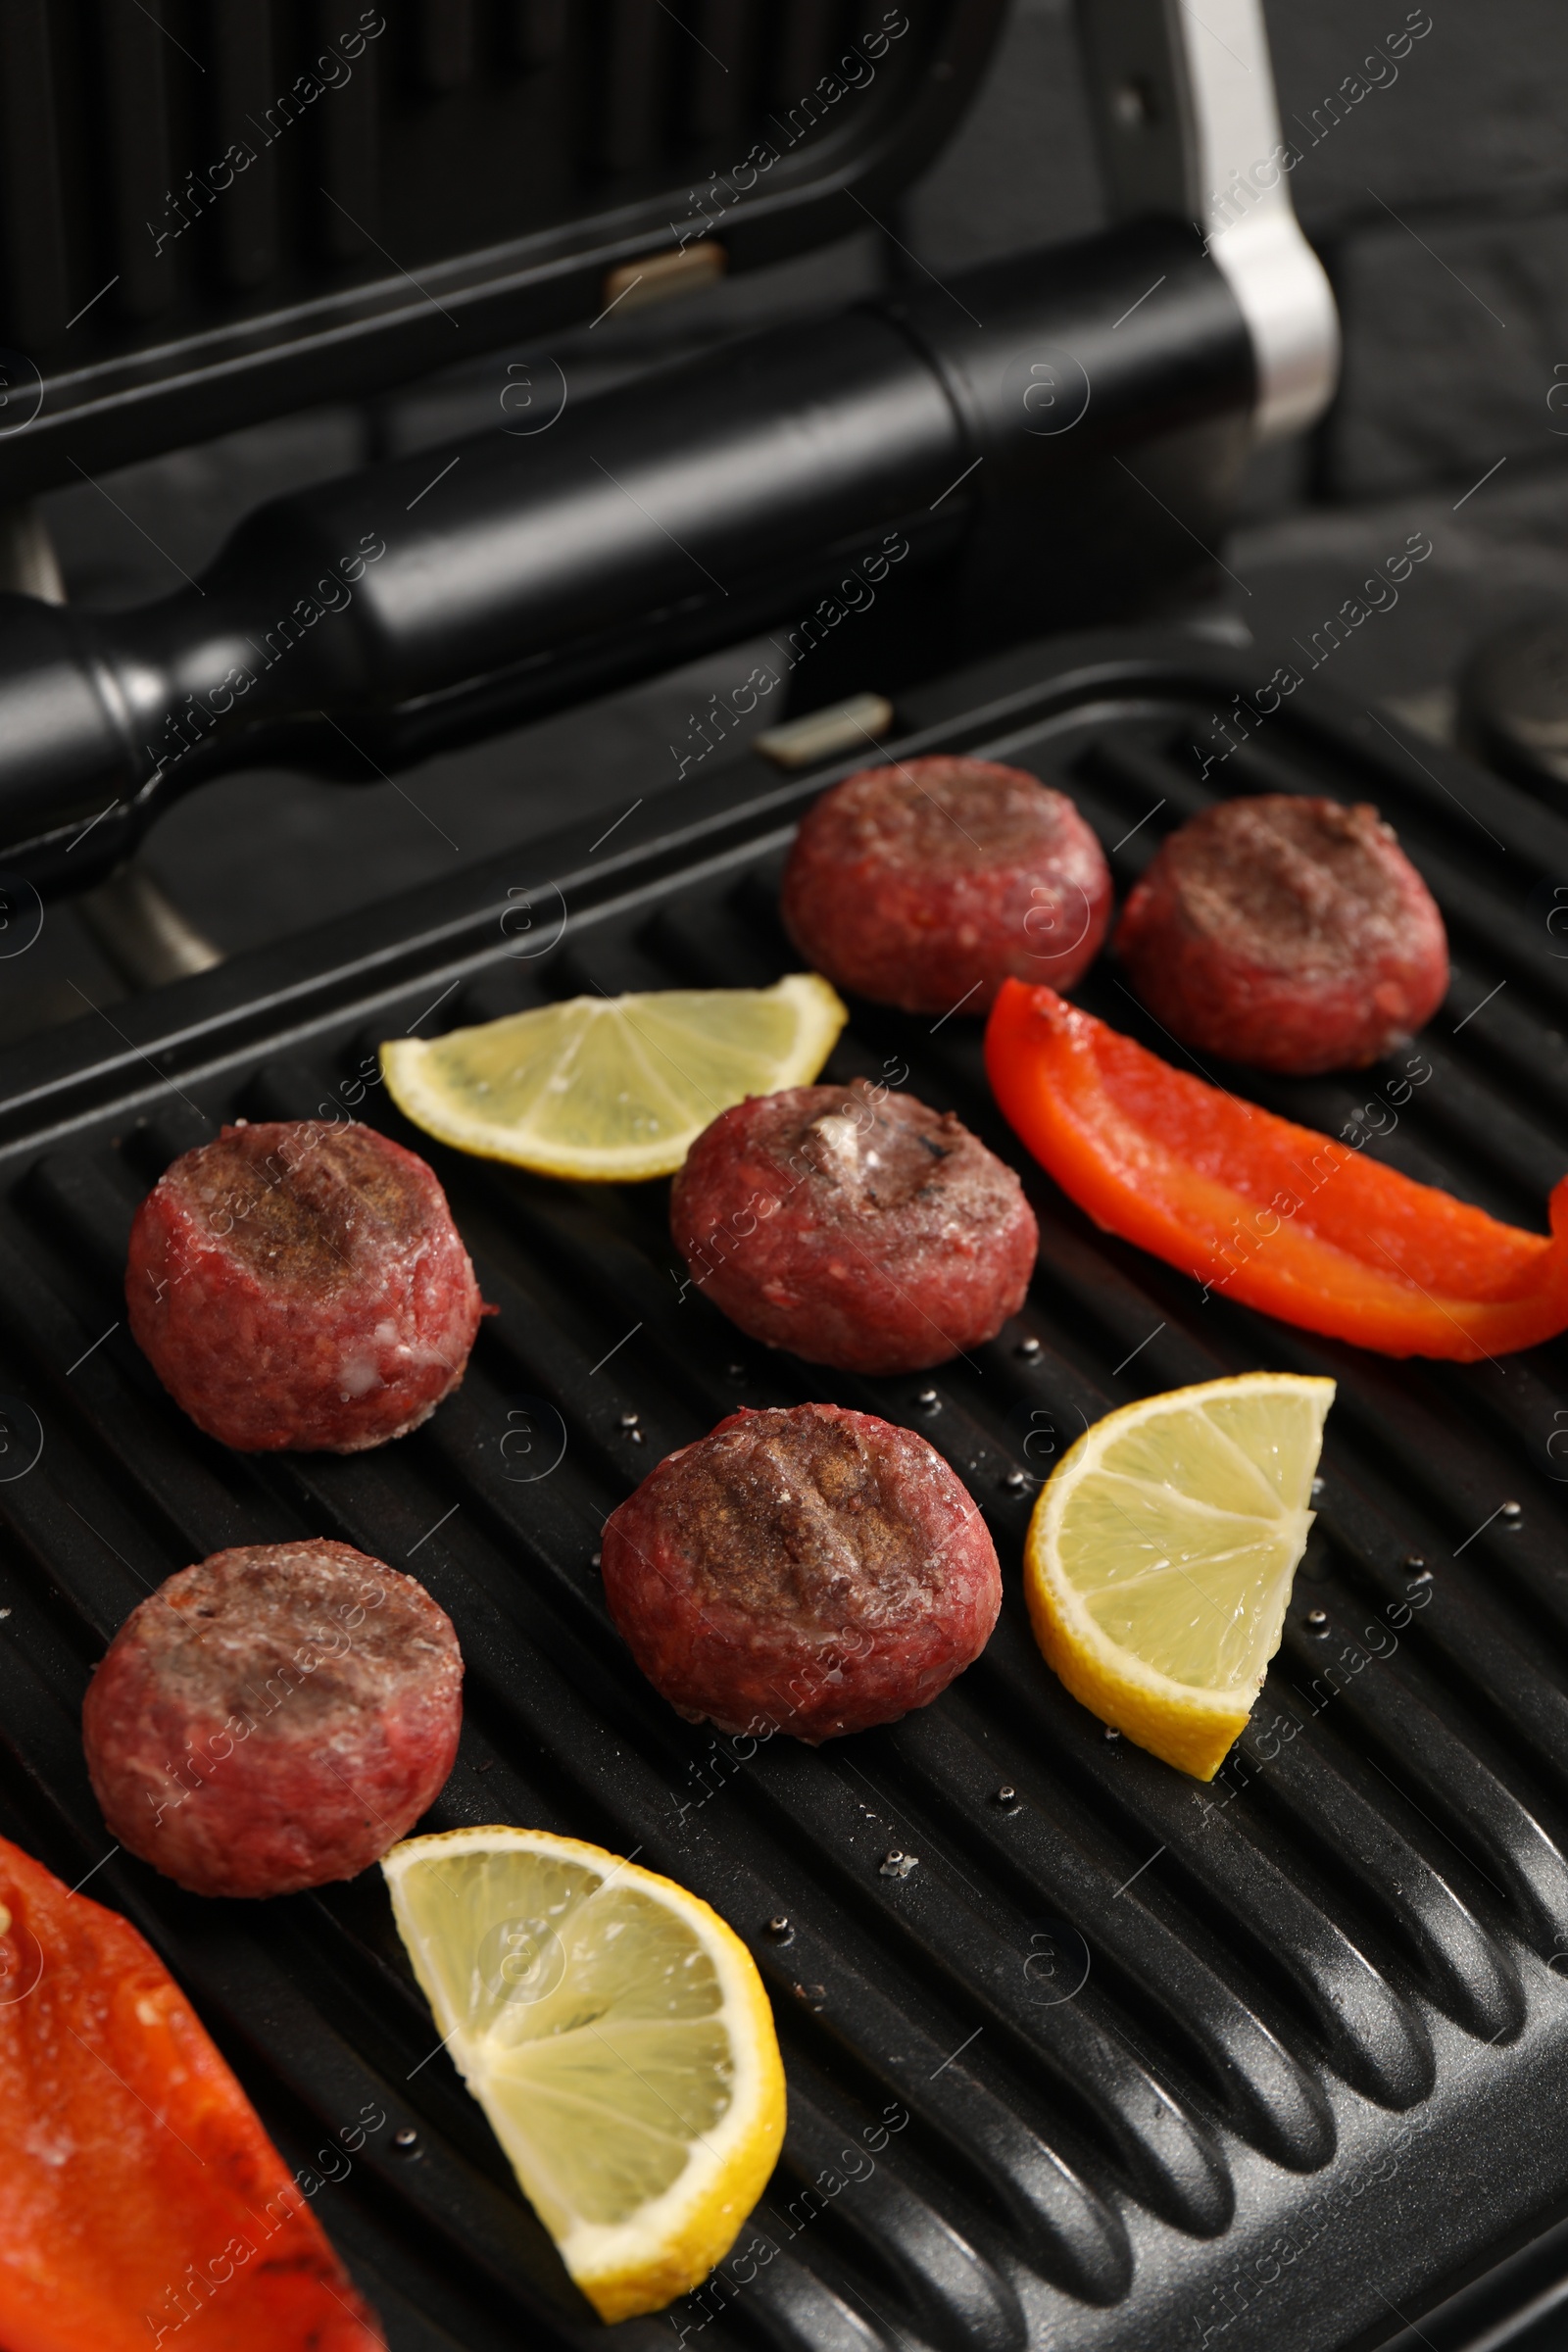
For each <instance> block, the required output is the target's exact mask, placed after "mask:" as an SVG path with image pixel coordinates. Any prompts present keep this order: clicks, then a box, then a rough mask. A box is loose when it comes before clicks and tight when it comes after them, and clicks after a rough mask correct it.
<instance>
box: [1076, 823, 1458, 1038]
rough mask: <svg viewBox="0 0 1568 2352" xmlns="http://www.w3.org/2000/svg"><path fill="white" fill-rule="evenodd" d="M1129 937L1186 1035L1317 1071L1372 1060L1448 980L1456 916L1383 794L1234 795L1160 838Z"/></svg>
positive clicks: (1170, 1022)
mask: <svg viewBox="0 0 1568 2352" xmlns="http://www.w3.org/2000/svg"><path fill="white" fill-rule="evenodd" d="M1116 948H1117V952H1118V954H1119V955H1120V956H1121V958H1122V961H1123V962H1124V963H1125V964H1126V966H1127V970H1128V972H1129V974H1130V976H1131V978H1132V982H1133V986H1134V987H1135V988H1136V989H1137V991H1138V993H1139V995H1140V996H1141V997H1142V998H1143V1000H1144V1003H1145V1004H1146V1005H1148V1006H1149V1009H1150V1010H1151V1012H1152V1013H1153V1014H1154V1015H1155V1017H1156V1018H1157V1019H1159V1020H1161V1021H1163V1022H1164V1024H1165V1026H1166V1028H1167V1029H1169V1030H1170V1031H1171V1033H1172V1034H1173V1035H1174V1036H1176V1037H1179V1038H1180V1039H1181V1040H1182V1041H1183V1043H1184V1044H1185V1045H1189V1046H1194V1047H1196V1048H1197V1049H1198V1050H1199V1051H1200V1052H1201V1053H1204V1054H1224V1055H1225V1056H1226V1057H1227V1058H1228V1059H1229V1060H1231V1061H1250V1062H1252V1063H1254V1064H1255V1065H1256V1067H1257V1068H1259V1069H1262V1070H1284V1071H1289V1072H1291V1073H1292V1074H1294V1075H1295V1076H1298V1077H1309V1076H1311V1075H1312V1074H1313V1073H1314V1072H1315V1071H1318V1070H1342V1069H1361V1068H1363V1067H1364V1066H1365V1065H1366V1063H1368V1062H1371V1061H1376V1060H1378V1059H1379V1057H1380V1056H1381V1055H1382V1054H1387V1053H1388V1052H1389V1051H1390V1049H1391V1048H1392V1047H1393V1046H1395V1045H1396V1044H1397V1042H1398V1041H1399V1039H1401V1038H1404V1037H1408V1036H1409V1034H1410V1032H1411V1031H1412V1030H1413V1029H1419V1028H1420V1026H1421V1024H1422V1022H1423V1021H1426V1020H1430V1019H1431V1017H1432V1015H1433V1013H1434V1012H1436V1010H1437V1008H1438V1006H1439V1005H1441V1004H1442V1002H1443V999H1444V996H1445V995H1446V991H1447V986H1448V942H1447V938H1446V933H1445V931H1444V928H1443V917H1442V915H1441V914H1440V913H1439V912H1438V909H1437V907H1435V906H1434V904H1433V901H1432V894H1431V893H1430V891H1429V890H1428V889H1427V886H1426V884H1425V883H1424V882H1423V881H1422V879H1421V877H1420V875H1419V874H1418V873H1417V872H1416V870H1415V867H1414V866H1413V865H1412V864H1411V863H1410V860H1409V859H1408V858H1406V857H1405V855H1404V853H1403V851H1402V850H1401V849H1400V848H1399V845H1398V843H1397V840H1396V838H1395V834H1394V828H1393V826H1392V825H1386V824H1385V823H1384V822H1383V820H1382V818H1381V817H1380V816H1379V815H1378V812H1377V810H1376V809H1372V808H1368V807H1367V806H1366V805H1365V804H1364V803H1363V804H1361V805H1360V806H1359V807H1356V808H1353V809H1346V808H1344V807H1342V806H1341V804H1340V803H1339V802H1338V801H1316V800H1309V799H1306V798H1305V797H1303V796H1300V795H1298V794H1295V793H1267V794H1264V795H1261V796H1260V797H1259V798H1258V799H1256V800H1242V801H1221V802H1219V803H1218V804H1217V806H1216V807H1214V808H1212V809H1204V810H1203V812H1202V814H1201V816H1195V817H1194V818H1193V819H1192V820H1191V822H1190V823H1188V824H1185V825H1183V826H1182V828H1181V830H1180V831H1179V832H1177V833H1173V834H1171V836H1170V838H1169V839H1168V840H1167V841H1166V842H1165V843H1164V844H1163V845H1162V846H1161V848H1160V849H1159V850H1158V851H1157V852H1156V854H1155V856H1154V858H1153V860H1152V863H1151V865H1150V867H1149V869H1148V871H1147V872H1146V873H1145V875H1144V877H1143V880H1142V881H1141V882H1140V883H1139V884H1138V885H1137V887H1136V889H1135V890H1134V891H1133V893H1132V895H1131V897H1130V898H1129V899H1128V901H1127V905H1126V907H1124V909H1123V911H1122V918H1121V922H1120V924H1119V926H1118V928H1117V932H1116Z"/></svg>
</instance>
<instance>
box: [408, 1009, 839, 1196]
mask: <svg viewBox="0 0 1568 2352" xmlns="http://www.w3.org/2000/svg"><path fill="white" fill-rule="evenodd" d="M849 1017H850V1016H849V1014H848V1012H847V1011H846V1009H845V1007H844V1005H842V1004H840V1002H839V1000H838V998H837V996H836V995H835V994H834V992H833V990H832V989H831V988H829V986H828V984H827V982H826V981H825V980H821V979H818V977H817V975H816V974H815V972H792V973H791V974H790V976H789V978H788V979H786V980H780V981H779V982H778V984H777V985H776V987H773V988H670V989H662V990H661V991H659V992H658V993H657V994H654V995H648V996H635V997H568V998H566V999H565V1000H564V1002H563V1003H561V1004H559V1005H539V1006H538V1007H537V1009H536V1010H534V1011H532V1012H510V1013H508V1014H506V1016H505V1017H504V1018H503V1019H501V1020H499V1021H486V1022H485V1023H484V1024H483V1026H482V1027H480V1028H477V1029H454V1030H452V1031H451V1032H450V1034H449V1035H447V1036H446V1037H438V1038H435V1039H433V1040H431V1041H430V1042H429V1043H426V1042H425V1041H424V1040H423V1039H421V1038H416V1037H400V1038H395V1039H393V1040H392V1041H391V1043H390V1044H388V1045H384V1046H383V1047H382V1048H381V1067H382V1069H383V1071H384V1072H385V1074H386V1082H387V1086H388V1087H389V1089H390V1090H391V1094H392V1099H393V1101H394V1102H395V1103H397V1105H398V1108H399V1109H400V1110H401V1111H403V1112H404V1113H405V1115H406V1116H407V1117H408V1118H411V1119H412V1120H413V1121H414V1124H415V1125H416V1126H417V1127H422V1128H423V1129H424V1132H425V1133H426V1135H433V1136H434V1137H435V1138H436V1140H437V1142H438V1143H443V1144H455V1145H456V1146H457V1148H458V1150H459V1151H460V1152H477V1153H478V1154H479V1155H480V1156H481V1157H482V1158H485V1159H506V1160H511V1161H512V1163H513V1164H514V1166H515V1167H521V1168H534V1169H536V1170H537V1171H538V1172H539V1173H540V1174H541V1175H544V1176H571V1177H575V1178H576V1179H577V1180H578V1181H579V1182H588V1183H595V1182H597V1183H617V1184H620V1183H629V1182H632V1181H634V1180H635V1179H637V1178H639V1177H644V1176H671V1175H673V1174H674V1172H675V1170H676V1169H677V1168H678V1167H679V1166H680V1164H681V1162H682V1160H683V1159H684V1158H685V1157H686V1153H687V1152H688V1151H689V1150H690V1148H691V1146H692V1144H693V1143H694V1142H695V1141H696V1139H697V1137H698V1136H699V1135H701V1133H702V1131H703V1129H704V1128H705V1127H706V1126H707V1125H708V1124H709V1122H710V1121H711V1120H712V1119H716V1118H717V1116H718V1114H719V1112H720V1111H721V1110H728V1108H729V1107H730V1105H731V1103H743V1102H744V1101H745V1100H746V1097H747V1096H748V1095H771V1094H777V1093H778V1092H779V1091H780V1090H781V1089H782V1088H784V1087H786V1086H809V1084H810V1082H811V1080H812V1079H813V1078H814V1077H815V1076H816V1074H817V1072H818V1071H819V1070H820V1069H821V1067H822V1064H823V1062H824V1061H826V1059H827V1057H828V1055H829V1054H831V1053H832V1051H833V1046H834V1042H835V1040H836V1039H837V1037H838V1034H839V1031H840V1030H841V1029H842V1028H843V1026H844V1024H845V1022H846V1021H847V1020H848V1019H849Z"/></svg>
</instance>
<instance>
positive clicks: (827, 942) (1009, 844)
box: [782, 760, 1111, 1014]
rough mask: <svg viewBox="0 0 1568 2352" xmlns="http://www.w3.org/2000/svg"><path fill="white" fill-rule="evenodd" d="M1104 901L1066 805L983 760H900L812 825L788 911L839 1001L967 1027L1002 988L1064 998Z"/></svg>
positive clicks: (828, 797) (1100, 933) (1091, 853)
mask: <svg viewBox="0 0 1568 2352" xmlns="http://www.w3.org/2000/svg"><path fill="white" fill-rule="evenodd" d="M1110 902H1111V889H1110V874H1109V871H1108V869H1107V867H1106V864H1105V859H1104V856H1103V852H1102V850H1101V847H1100V844H1099V842H1098V841H1097V840H1096V839H1095V836H1094V834H1093V833H1091V831H1090V830H1089V827H1088V826H1087V825H1086V824H1085V823H1084V820H1083V818H1082V817H1081V816H1080V815H1079V813H1078V811H1077V809H1075V808H1074V807H1073V805H1072V803H1071V801H1069V800H1068V799H1067V797H1066V795H1065V794H1064V793H1060V792H1053V791H1051V790H1050V789H1049V787H1048V786H1046V785H1044V784H1041V783H1039V782H1037V780H1036V779H1035V778H1034V777H1033V776H1031V775H1026V774H1025V773H1024V771H1023V770H1022V769H1021V768H1017V767H1001V766H999V765H998V764H997V763H996V761H995V760H906V761H903V762H901V763H900V764H899V765H898V766H896V767H868V768H863V769H862V770H861V771H860V773H859V774H858V775H854V776H849V777H847V778H846V779H845V781H844V782H843V783H842V784H838V785H835V786H834V788H833V790H832V791H831V792H827V793H824V794H823V796H822V798H821V799H820V800H819V801H818V802H817V803H816V804H815V806H814V807H813V808H811V809H809V810H808V811H807V814H806V816H805V818H804V819H803V821H802V824H801V829H800V831H799V832H798V833H797V835H796V837H795V847H794V849H793V850H792V851H791V853H790V861H789V864H788V866H787V868H786V869H785V874H784V893H783V901H782V912H783V916H784V924H785V928H786V929H787V930H788V932H789V935H790V937H791V938H792V939H793V940H794V942H795V944H796V946H797V947H798V948H799V949H800V951H801V953H802V955H803V956H806V957H807V958H808V960H809V962H810V963H812V964H813V965H814V966H815V968H816V969H817V970H818V971H819V972H823V973H825V974H826V975H827V977H828V979H830V980H832V981H834V982H835V983H836V984H837V985H838V986H839V987H840V988H848V989H853V990H854V991H855V992H856V993H857V994H858V995H859V996H862V997H869V998H870V999H871V1000H872V1002H873V1003H874V1004H877V1005H902V1006H903V1008H904V1009H905V1011H906V1012H943V1013H945V1012H952V1011H954V1010H956V1008H957V1007H959V1006H960V1005H961V1007H962V1009H963V1011H964V1012H965V1013H966V1014H969V1013H981V1012H984V1011H986V1010H987V1009H988V1007H989V1006H990V1005H991V1002H992V999H993V998H994V997H995V996H996V993H997V991H998V989H999V988H1000V987H1001V986H1002V983H1003V981H1004V980H1005V979H1006V978H1007V977H1008V975H1009V974H1010V975H1011V976H1012V977H1013V978H1014V979H1017V980H1043V981H1047V982H1049V984H1050V985H1051V987H1053V988H1056V989H1065V988H1070V987H1071V986H1072V984H1073V982H1074V981H1075V980H1076V979H1077V978H1078V976H1079V974H1080V973H1081V972H1083V971H1085V970H1087V968H1088V966H1089V965H1090V964H1091V963H1092V962H1093V961H1094V959H1095V957H1096V956H1098V955H1099V953H1100V949H1101V944H1102V942H1103V939H1104V936H1105V930H1106V926H1107V924H1108V923H1109V921H1110Z"/></svg>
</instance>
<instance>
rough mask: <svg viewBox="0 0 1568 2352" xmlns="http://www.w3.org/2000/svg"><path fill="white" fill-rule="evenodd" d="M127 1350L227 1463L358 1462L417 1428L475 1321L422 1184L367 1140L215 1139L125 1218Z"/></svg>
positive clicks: (442, 1204)
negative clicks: (229, 1452) (294, 1457)
mask: <svg viewBox="0 0 1568 2352" xmlns="http://www.w3.org/2000/svg"><path fill="white" fill-rule="evenodd" d="M125 1299H126V1303H127V1306H128V1308H129V1317H130V1328H131V1331H132V1333H133V1335H134V1337H135V1340H136V1343H137V1345H138V1347H139V1348H141V1350H142V1352H143V1354H144V1355H145V1356H146V1357H147V1360H148V1362H149V1363H150V1364H151V1365H152V1367H153V1370H154V1371H155V1372H156V1373H157V1375H158V1377H159V1379H160V1380H161V1381H162V1382H163V1384H164V1386H165V1388H166V1389H167V1390H168V1391H169V1393H170V1395H171V1396H172V1397H173V1398H174V1400H175V1402H176V1403H177V1404H179V1405H181V1406H182V1407H183V1409H184V1410H185V1411H186V1412H187V1413H188V1414H189V1415H190V1417H191V1419H192V1420H193V1421H194V1422H195V1424H196V1426H197V1428H198V1429H204V1430H205V1431H206V1432H207V1434H208V1436H209V1437H213V1438H218V1439H220V1440H221V1442H222V1444H223V1445H225V1446H236V1447H238V1448H239V1449H240V1451H242V1452H248V1453H259V1452H268V1451H270V1450H272V1449H274V1448H276V1447H279V1446H298V1447H302V1448H305V1449H307V1450H312V1451H319V1452H327V1453H359V1452H361V1451H362V1450H363V1449H364V1448H365V1447H366V1446H380V1445H384V1444H385V1442H386V1440H387V1439H388V1438H401V1437H402V1436H403V1435H404V1434H405V1432H407V1431H408V1430H411V1429H417V1427H418V1425H419V1423H420V1422H421V1421H424V1420H426V1419H428V1417H429V1415H430V1414H431V1413H432V1412H434V1410H435V1408H436V1406H437V1405H438V1404H439V1403H440V1401H441V1399H442V1397H445V1396H447V1395H448V1394H449V1393H450V1392H451V1391H452V1390H453V1389H455V1388H456V1387H457V1385H458V1383H459V1382H460V1381H461V1380H462V1378H463V1374H464V1368H465V1366H466V1363H467V1360H468V1351H469V1349H470V1348H472V1346H473V1339H474V1334H475V1332H476V1331H477V1330H478V1327H479V1317H480V1314H481V1313H482V1312H483V1311H484V1309H483V1306H482V1303H481V1300H480V1298H479V1286H478V1284H477V1283H476V1282H475V1280H474V1275H473V1268H472V1266H471V1265H470V1264H469V1262H468V1253H467V1251H466V1250H465V1249H464V1247H463V1244H462V1242H461V1240H460V1239H459V1238H458V1230H457V1227H456V1226H455V1225H454V1224H453V1222H452V1212H451V1210H450V1209H449V1208H448V1206H447V1200H446V1195H445V1193H443V1191H442V1190H441V1187H440V1185H439V1183H438V1182H437V1181H436V1178H435V1175H434V1173H433V1171H432V1170H431V1169H429V1168H427V1167H426V1166H425V1164H424V1161H423V1160H422V1159H417V1158H416V1156H415V1154H414V1153H413V1152H405V1151H404V1149H403V1147H402V1145H401V1144H394V1143H391V1142H389V1141H388V1139H387V1138H386V1137H385V1136H384V1135H377V1134H376V1132H375V1130H374V1128H372V1127H361V1126H357V1125H355V1126H347V1127H333V1126H329V1125H326V1124H324V1123H322V1124H317V1123H316V1122H315V1121H313V1120H308V1119H306V1120H295V1121H289V1122H287V1123H283V1124H276V1125H273V1124H264V1125H260V1126H254V1127H253V1126H247V1125H245V1124H243V1123H242V1124H241V1125H239V1126H236V1127H225V1128H224V1129H223V1132H222V1134H221V1136H220V1137H219V1138H218V1140H217V1141H216V1142H215V1143H211V1144H203V1145H202V1146H201V1148H200V1149H199V1150H198V1151H195V1152H186V1153H185V1155H184V1157H183V1158H181V1159H176V1160H175V1161H174V1163H173V1165H172V1167H171V1168H169V1169H168V1170H167V1171H166V1172H165V1174H164V1175H163V1176H162V1177H161V1178H160V1180H159V1182H158V1183H157V1184H156V1185H155V1186H154V1187H153V1189H152V1191H151V1192H150V1193H149V1194H148V1196H147V1198H146V1200H145V1201H143V1202H142V1204H141V1206H140V1208H139V1209H138V1210H137V1212H136V1221H135V1223H134V1225H133V1226H132V1228H131V1235H130V1262H129V1264H128V1266H127V1267H126V1269H125Z"/></svg>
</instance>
